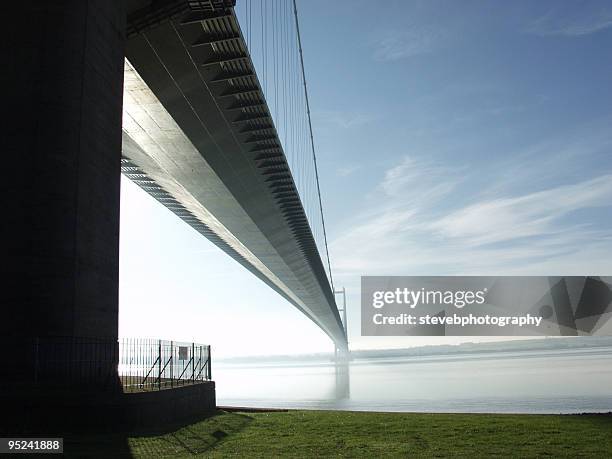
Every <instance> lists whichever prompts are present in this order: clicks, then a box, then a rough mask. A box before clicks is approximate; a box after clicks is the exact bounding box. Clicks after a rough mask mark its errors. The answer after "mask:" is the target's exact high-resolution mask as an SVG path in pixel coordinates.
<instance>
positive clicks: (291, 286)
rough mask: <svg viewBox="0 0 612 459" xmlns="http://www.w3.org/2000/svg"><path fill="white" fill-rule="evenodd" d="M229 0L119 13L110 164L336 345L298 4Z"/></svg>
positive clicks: (342, 342)
mask: <svg viewBox="0 0 612 459" xmlns="http://www.w3.org/2000/svg"><path fill="white" fill-rule="evenodd" d="M234 7H235V0H210V1H189V2H167V3H166V4H165V6H164V7H163V8H161V7H160V5H159V4H158V3H156V2H154V3H153V4H151V5H149V6H147V7H145V8H140V9H136V10H135V11H132V12H130V13H129V14H128V16H127V46H126V53H125V56H126V60H125V70H124V103H123V140H122V144H123V146H122V155H123V159H122V172H123V174H124V175H126V176H127V177H128V178H130V179H131V180H132V181H134V182H135V183H136V184H138V185H139V186H140V187H141V188H142V189H143V190H145V191H146V192H147V193H149V194H150V195H151V196H153V197H154V198H155V199H157V200H158V201H159V202H160V203H161V204H163V205H164V206H166V207H167V208H168V209H170V210H171V211H172V212H174V213H175V214H176V215H177V216H178V217H180V218H181V219H182V220H183V221H185V222H186V223H187V224H189V225H190V226H191V227H192V228H194V229H195V230H197V231H198V232H200V233H201V234H202V235H204V236H205V237H207V238H208V239H210V240H211V241H212V242H213V243H215V244H216V245H217V246H218V247H219V248H221V249H222V250H223V251H225V252H226V253H227V254H228V255H229V256H231V257H232V258H234V259H235V260H236V261H238V262H239V263H240V264H242V265H243V266H244V267H245V268H246V269H248V270H249V271H251V272H252V273H253V274H254V275H256V276H257V277H259V278H260V279H261V280H262V281H263V282H265V283H266V284H267V285H269V286H270V287H271V288H273V289H274V290H275V291H276V292H278V293H279V294H280V295H281V296H282V297H284V298H285V299H286V300H287V301H289V302H290V303H291V304H292V305H294V306H295V307H296V308H298V309H299V310H300V311H302V312H303V313H304V314H305V315H306V316H307V317H308V318H310V319H311V320H312V321H314V322H315V323H316V324H317V325H318V326H319V327H320V328H321V329H322V330H324V331H325V332H326V333H327V335H329V337H330V338H331V339H332V340H333V341H334V342H335V343H336V346H337V347H338V348H340V349H346V345H347V338H346V332H345V329H344V326H343V323H342V320H341V318H340V315H339V313H338V308H337V307H336V303H335V299H334V288H333V278H332V272H331V263H330V260H329V253H328V248H327V240H326V232H325V221H324V216H323V206H322V199H321V193H320V187H319V177H318V170H317V163H316V150H315V144H314V139H313V133H312V124H311V119H310V107H309V100H308V92H307V85H306V75H305V71H304V62H303V54H302V46H301V37H300V31H299V22H298V11H297V5H296V3H295V2H291V1H290V0H259V1H256V0H248V1H245V2H244V4H243V5H241V10H240V13H239V14H238V13H237V11H236V10H235V9H234ZM239 15H240V19H239ZM203 262H205V261H203Z"/></svg>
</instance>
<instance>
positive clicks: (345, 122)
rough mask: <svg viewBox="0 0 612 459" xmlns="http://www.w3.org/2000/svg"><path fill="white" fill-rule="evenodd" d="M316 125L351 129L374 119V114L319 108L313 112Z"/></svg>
mask: <svg viewBox="0 0 612 459" xmlns="http://www.w3.org/2000/svg"><path fill="white" fill-rule="evenodd" d="M314 119H315V120H316V124H317V126H323V127H325V126H331V127H333V128H335V129H336V128H342V129H352V128H357V127H361V126H364V125H366V124H368V123H371V122H372V121H374V120H376V115H374V114H371V113H365V112H360V111H341V110H320V111H317V112H316V113H315V114H314Z"/></svg>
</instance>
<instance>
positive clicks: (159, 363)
mask: <svg viewBox="0 0 612 459" xmlns="http://www.w3.org/2000/svg"><path fill="white" fill-rule="evenodd" d="M158 342H159V347H158V356H159V359H158V360H157V361H158V364H157V389H158V390H161V368H162V366H161V355H162V353H161V339H160V340H159V341H158Z"/></svg>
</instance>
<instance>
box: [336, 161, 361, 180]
mask: <svg viewBox="0 0 612 459" xmlns="http://www.w3.org/2000/svg"><path fill="white" fill-rule="evenodd" d="M361 167H362V166H361V164H349V165H348V166H342V167H339V168H338V169H337V170H336V174H338V176H339V177H348V176H349V175H353V174H354V173H355V172H357V171H358V170H359V169H361Z"/></svg>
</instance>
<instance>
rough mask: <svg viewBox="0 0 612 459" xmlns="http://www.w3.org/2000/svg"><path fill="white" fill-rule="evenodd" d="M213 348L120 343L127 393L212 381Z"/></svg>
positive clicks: (151, 341)
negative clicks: (211, 349) (211, 350)
mask: <svg viewBox="0 0 612 459" xmlns="http://www.w3.org/2000/svg"><path fill="white" fill-rule="evenodd" d="M210 357H211V353H210V346H208V345H204V344H197V343H183V342H177V341H164V340H154V339H133V338H125V339H123V340H121V342H120V343H119V378H120V379H121V384H122V386H123V389H124V391H127V392H130V391H142V390H160V389H167V388H171V387H178V386H183V385H186V384H194V383H197V382H201V381H208V380H210V379H211V359H210Z"/></svg>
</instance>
